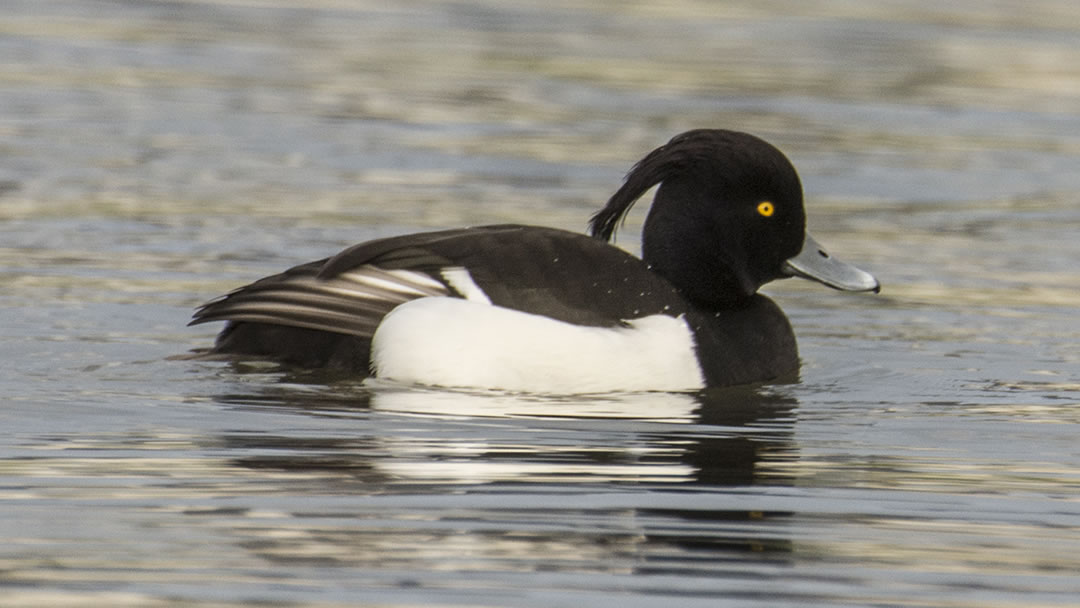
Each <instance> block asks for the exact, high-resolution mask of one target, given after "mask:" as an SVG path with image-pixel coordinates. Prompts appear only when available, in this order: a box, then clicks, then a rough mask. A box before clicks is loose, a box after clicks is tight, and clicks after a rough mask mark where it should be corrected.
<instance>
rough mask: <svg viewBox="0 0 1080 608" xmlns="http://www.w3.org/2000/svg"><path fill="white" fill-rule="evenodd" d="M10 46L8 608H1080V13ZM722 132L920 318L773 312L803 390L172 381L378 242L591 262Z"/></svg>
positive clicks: (776, 16)
mask: <svg viewBox="0 0 1080 608" xmlns="http://www.w3.org/2000/svg"><path fill="white" fill-rule="evenodd" d="M0 14H2V15H3V16H2V17H0V402H2V403H4V406H3V408H0V539H3V542H0V587H2V588H3V592H4V593H5V600H4V601H3V602H4V603H5V605H21V604H26V605H43V604H49V605H72V604H79V603H80V602H82V603H83V604H85V605H102V603H103V602H104V603H109V604H111V605H139V606H141V605H153V606H159V605H172V604H176V605H184V604H183V603H184V602H189V603H192V602H195V603H198V602H219V603H222V604H229V605H233V604H240V603H248V602H253V603H259V602H266V603H273V602H278V603H279V604H280V603H285V604H295V605H311V604H318V605H355V603H357V602H368V603H382V604H385V605H430V604H433V603H434V604H455V605H484V606H489V605H518V606H521V605H536V606H541V605H543V606H554V605H575V606H579V605H590V606H604V605H616V604H617V605H618V606H620V608H625V607H626V606H627V605H642V606H646V605H648V606H651V605H655V603H656V602H657V601H658V600H662V601H669V602H670V601H674V602H676V603H680V605H692V604H694V603H701V604H702V605H704V604H706V603H707V604H708V605H710V606H716V605H718V604H717V602H728V603H727V604H721V605H736V604H738V605H762V606H778V605H808V604H813V605H875V606H880V605H890V606H893V605H897V606H900V605H931V604H946V603H947V604H949V605H952V606H988V605H993V606H1024V607H1025V608H1027V607H1030V606H1036V605H1040V606H1051V605H1068V604H1072V603H1074V602H1075V601H1076V598H1077V597H1078V596H1080V587H1078V583H1077V582H1076V579H1075V573H1076V572H1077V571H1078V570H1080V562H1078V561H1077V559H1078V558H1077V557H1076V556H1077V555H1080V540H1078V539H1077V534H1076V531H1077V530H1078V529H1080V513H1078V509H1077V504H1080V503H1078V502H1077V501H1078V500H1080V494H1078V485H1077V477H1076V473H1075V472H1076V471H1077V470H1080V454H1078V453H1077V451H1076V448H1075V445H1076V432H1075V429H1076V425H1077V424H1078V423H1080V414H1078V413H1077V412H1078V411H1080V409H1078V408H1080V347H1078V346H1077V345H1078V344H1080V323H1078V322H1077V318H1078V317H1077V309H1078V307H1080V273H1078V272H1077V260H1078V259H1080V239H1078V238H1077V229H1078V228H1080V170H1078V168H1080V42H1078V41H1080V4H1078V3H1077V2H1075V1H1074V0H1033V1H1030V2H1024V3H1016V2H1004V1H1001V2H998V1H984V0H979V1H976V0H954V1H952V2H947V3H944V2H940V1H938V2H931V1H926V0H911V1H870V2H866V1H854V0H852V1H846V0H811V1H801V2H791V1H785V0H767V1H746V2H740V1H722V2H711V1H705V0H701V1H692V0H668V1H662V2H656V1H653V2H632V1H631V2H626V1H619V2H614V1H597V2H578V1H571V0H565V1H564V0H551V1H548V2H544V3H537V2H526V1H521V0H459V1H439V0H428V1H425V0H415V1H404V2H393V3H390V2H368V1H365V0H355V1H351V0H309V1H305V2H299V1H285V0H171V1H153V0H126V1H125V0H48V1H41V0H21V1H20V0H0ZM699 127H717V128H730V129H738V130H744V131H748V132H751V133H754V134H756V135H758V136H761V137H763V138H765V139H766V140H768V141H770V142H772V143H774V144H775V145H777V146H778V147H779V148H781V149H782V150H783V151H785V153H786V154H787V155H788V156H789V157H790V158H791V159H792V161H793V162H794V164H795V166H796V167H797V168H798V170H799V171H800V174H801V175H802V178H803V185H804V188H805V190H806V194H807V210H808V216H809V225H810V228H811V230H813V231H814V232H815V233H816V235H817V236H818V238H819V240H821V241H822V242H823V243H824V244H825V245H826V246H828V247H829V248H830V250H831V252H832V253H834V254H835V255H837V256H839V257H841V258H843V259H845V260H847V261H850V262H852V263H855V264H856V265H858V266H860V267H863V268H866V269H867V270H870V271H872V272H874V273H875V274H876V275H877V276H878V277H879V278H880V279H881V281H882V283H883V285H884V291H883V293H882V294H881V295H880V296H851V295H842V294H837V293H833V292H830V291H828V290H826V289H824V288H822V287H821V286H816V285H810V284H807V283H805V282H798V281H785V282H783V283H780V284H776V285H771V286H769V287H768V288H767V291H768V292H769V293H770V295H772V296H773V297H774V298H775V299H776V300H777V301H778V302H779V303H780V304H781V306H782V307H783V308H784V309H785V311H786V312H787V313H788V315H789V317H790V318H791V319H792V322H793V325H794V326H795V331H796V334H797V335H798V337H799V344H800V349H801V353H802V357H803V373H802V379H801V381H800V382H799V383H797V384H794V385H780V386H766V387H754V388H753V389H750V390H748V391H741V392H734V393H724V394H722V395H719V396H716V395H713V396H700V395H699V396H685V395H664V396H640V395H639V396H632V397H631V396H621V397H620V396H608V397H604V398H580V399H576V398H575V399H556V400H550V399H539V398H523V397H520V396H512V395H494V396H493V395H475V394H472V395H469V394H454V393H446V392H439V391H425V390H420V389H409V388H402V387H395V388H385V387H383V388H380V387H369V386H361V385H357V384H355V383H353V384H350V383H348V382H345V383H340V382H327V381H325V379H319V378H312V377H307V376H303V375H300V376H297V375H295V374H293V373H291V372H288V371H283V370H278V369H274V368H268V369H267V368H258V367H255V368H247V367H244V366H239V367H235V366H232V367H231V366H226V365H223V364H207V363H195V362H183V361H170V360H168V359H167V358H168V357H170V356H172V355H176V354H180V353H184V352H186V351H188V350H189V349H191V348H196V347H200V346H206V345H207V344H209V343H210V341H211V340H212V337H213V334H214V332H215V330H216V329H217V328H215V327H210V326H199V327H196V328H190V329H189V328H185V327H184V325H185V323H186V322H187V320H188V319H189V318H190V313H191V309H192V307H194V306H197V305H198V304H199V303H201V302H203V301H205V300H207V299H209V298H211V297H214V296H216V295H218V294H221V293H224V292H226V291H228V290H229V289H232V288H234V287H237V286H239V285H241V284H244V283H246V282H249V281H251V280H253V279H256V278H258V277H260V276H264V275H266V274H271V273H274V272H278V271H280V270H282V269H283V268H286V267H288V266H291V265H294V264H298V263H301V262H306V261H309V260H313V259H318V258H321V257H325V256H327V255H331V254H333V253H335V252H337V251H338V250H340V249H341V248H343V247H346V246H348V245H351V244H354V243H356V242H360V241H363V240H366V239H369V238H374V237H378V236H385V235H389V234H397V233H401V232H406V231H415V230H424V229H435V228H443V227H450V226H459V225H470V224H484V223H497V222H521V223H535V224H546V225H551V226H557V227H561V228H566V229H571V230H582V229H583V228H584V225H585V222H586V220H587V218H588V216H589V214H590V213H591V212H592V211H593V210H595V209H596V208H598V207H599V206H600V205H602V204H603V203H604V201H606V199H607V197H608V196H609V195H610V193H611V192H613V191H614V189H615V188H616V187H617V186H618V185H619V183H620V180H621V179H622V176H623V175H624V174H625V173H626V171H627V170H628V169H629V168H630V167H631V166H632V164H633V163H634V162H635V161H637V160H638V159H639V158H641V157H642V156H643V155H644V154H645V153H647V152H648V151H649V150H651V149H653V148H655V147H656V146H658V145H660V144H662V143H664V142H666V141H667V140H668V139H670V138H671V137H672V136H673V135H675V134H677V133H679V132H681V131H684V130H687V129H691V128H699ZM640 207H641V208H640V209H638V210H637V211H636V212H635V213H634V214H632V216H631V218H630V222H629V225H628V227H627V229H626V230H623V231H622V232H621V233H620V241H619V243H620V245H622V246H624V247H626V248H628V249H630V250H635V249H636V247H637V234H636V232H637V227H638V226H639V225H640V220H641V218H642V217H643V216H644V213H643V210H644V208H645V206H644V205H641V206H640ZM80 522H81V523H80ZM466 556H467V557H466ZM207 581H212V582H213V584H208V583H207ZM762 581H769V583H770V584H769V585H767V586H763V585H762V584H761V583H762ZM733 598H734V599H733ZM9 601H10V602H12V603H10V604H9V603H8V602H9ZM785 602H787V603H785Z"/></svg>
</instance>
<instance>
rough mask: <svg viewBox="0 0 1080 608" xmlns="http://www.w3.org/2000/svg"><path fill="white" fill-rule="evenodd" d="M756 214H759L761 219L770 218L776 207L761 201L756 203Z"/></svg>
mask: <svg viewBox="0 0 1080 608" xmlns="http://www.w3.org/2000/svg"><path fill="white" fill-rule="evenodd" d="M757 212H758V213H760V214H761V215H762V217H772V214H773V213H775V212H776V207H774V206H773V204H772V203H770V202H769V201H761V202H760V203H758V206H757Z"/></svg>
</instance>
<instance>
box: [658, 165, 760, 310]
mask: <svg viewBox="0 0 1080 608" xmlns="http://www.w3.org/2000/svg"><path fill="white" fill-rule="evenodd" d="M700 196H701V194H700V189H697V188H693V187H691V186H687V185H684V184H682V183H680V182H679V181H674V182H664V183H663V184H661V186H660V189H659V190H657V193H656V198H655V200H654V201H653V204H652V207H651V208H650V210H649V215H648V217H647V218H646V220H645V226H644V228H643V231H642V240H641V250H642V251H641V257H642V259H643V260H644V261H645V263H646V264H648V265H649V267H650V268H652V270H653V271H654V272H656V273H657V274H659V275H661V276H663V277H664V278H666V279H667V280H668V281H670V282H671V283H672V284H673V285H674V286H675V288H676V289H678V290H679V291H680V292H681V293H682V294H683V296H684V297H686V298H687V299H688V300H690V301H691V302H693V303H694V304H695V305H697V306H699V307H701V308H704V309H716V308H731V307H733V306H738V305H739V304H742V303H745V302H747V301H749V299H750V298H752V297H753V296H754V294H755V293H757V290H758V287H760V286H761V285H760V283H759V282H758V281H757V280H756V279H755V278H753V277H752V276H751V274H750V272H749V271H748V270H747V269H748V268H749V264H748V261H747V260H745V259H742V258H741V256H740V254H739V253H738V251H740V248H739V247H736V246H731V245H732V244H733V242H734V240H735V239H736V238H737V237H736V236H735V235H734V234H730V233H729V231H727V230H725V228H724V223H723V222H717V221H716V220H715V218H712V217H708V216H706V215H705V213H707V212H708V211H709V210H710V209H715V203H713V204H709V203H708V202H707V201H700V202H697V201H693V200H692V199H693V198H695V197H700Z"/></svg>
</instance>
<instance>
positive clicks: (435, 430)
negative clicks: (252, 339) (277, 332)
mask: <svg viewBox="0 0 1080 608" xmlns="http://www.w3.org/2000/svg"><path fill="white" fill-rule="evenodd" d="M778 388H782V387H776V386H773V387H738V388H726V389H714V390H709V391H704V392H698V393H629V394H605V395H591V396H573V397H567V396H558V397H555V396H538V395H520V394H509V393H498V392H472V391H470V392H462V391H448V390H436V389H425V388H416V387H401V386H393V385H378V384H376V385H369V384H365V385H362V386H361V385H349V384H334V385H327V386H324V387H317V386H316V387H313V385H303V384H296V383H292V382H282V383H277V384H267V385H262V389H261V390H260V391H259V392H257V393H255V394H229V395H221V396H218V397H217V398H216V399H217V400H218V401H219V402H221V403H223V404H228V405H230V406H241V407H258V408H266V407H273V408H287V409H290V410H292V411H295V412H302V413H306V414H307V415H310V416H318V417H341V418H351V419H352V420H353V422H352V423H349V424H344V423H343V424H341V425H339V426H337V427H336V431H335V432H333V433H332V434H330V435H329V436H327V435H326V433H325V432H322V433H319V434H318V435H319V436H302V435H298V434H296V433H292V432H289V433H238V434H230V435H227V436H225V437H223V438H222V440H223V441H224V442H225V445H226V446H227V447H229V448H234V449H236V450H237V451H238V453H237V456H236V457H235V458H234V460H233V462H234V463H235V464H237V465H239V466H244V467H249V468H262V469H265V468H273V469H280V470H292V471H296V470H308V471H310V472H312V473H315V472H319V471H322V472H325V473H330V472H333V473H336V474H341V475H354V476H356V477H357V481H363V483H365V484H393V485H395V486H402V485H404V484H408V483H410V482H414V483H424V484H432V483H436V484H437V483H443V484H455V485H460V484H476V483H590V482H593V483H597V482H602V483H608V482H620V483H634V484H651V483H678V484H704V485H713V486H741V485H752V484H756V483H769V484H785V483H788V479H787V477H786V476H785V473H783V471H785V470H788V467H785V466H774V465H783V464H784V463H785V462H788V461H790V460H793V459H794V458H795V448H794V447H793V445H792V442H791V434H792V432H793V422H794V411H795V407H796V401H795V400H794V399H793V398H792V397H790V396H787V395H785V394H784V393H783V392H782V391H781V390H778ZM369 489H375V488H374V486H372V487H370V488H369ZM385 489H386V488H380V490H385Z"/></svg>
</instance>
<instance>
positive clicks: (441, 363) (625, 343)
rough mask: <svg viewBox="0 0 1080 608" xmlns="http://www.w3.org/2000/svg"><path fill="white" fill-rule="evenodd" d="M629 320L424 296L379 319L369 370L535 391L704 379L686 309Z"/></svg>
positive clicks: (667, 387) (673, 386)
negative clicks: (621, 323)
mask: <svg viewBox="0 0 1080 608" xmlns="http://www.w3.org/2000/svg"><path fill="white" fill-rule="evenodd" d="M627 323H628V326H627V327H618V328H602V327H583V326H580V325H573V324H571V323H564V322H562V321H556V320H554V319H550V318H548V317H543V316H540V315H533V314H529V313H523V312H519V311H516V310H510V309H508V308H501V307H498V306H489V305H487V304H482V303H478V302H470V301H468V300H462V299H458V298H447V297H428V298H421V299H418V300H412V301H410V302H406V303H405V304H402V305H401V306H398V307H397V308H395V309H394V310H392V311H391V312H390V314H388V315H387V316H386V317H385V318H384V319H383V321H382V323H381V324H380V325H379V327H378V329H377V330H376V331H375V336H374V338H373V339H372V352H371V354H372V371H373V372H374V374H375V375H376V376H377V377H380V378H386V379H389V380H395V381H398V382H407V383H416V384H429V385H435V386H445V387H462V388H465V387H468V388H492V389H501V390H509V391H521V392H532V393H556V394H580V393H600V392H610V391H679V390H693V389H698V388H702V387H703V386H704V384H705V383H704V378H703V376H702V373H701V368H700V367H699V366H698V363H697V358H696V356H695V354H694V343H693V338H692V336H691V332H690V328H689V327H687V325H686V323H685V321H684V320H683V319H682V317H679V318H674V317H669V316H666V315H653V316H649V317H643V318H640V319H634V320H632V321H628V322H627Z"/></svg>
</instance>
